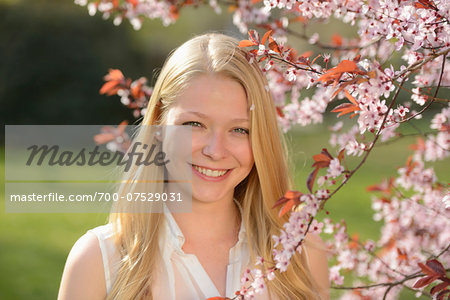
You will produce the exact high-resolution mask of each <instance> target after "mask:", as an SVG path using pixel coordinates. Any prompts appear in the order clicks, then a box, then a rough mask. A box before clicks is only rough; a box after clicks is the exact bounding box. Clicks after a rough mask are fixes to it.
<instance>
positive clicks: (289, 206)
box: [278, 200, 295, 217]
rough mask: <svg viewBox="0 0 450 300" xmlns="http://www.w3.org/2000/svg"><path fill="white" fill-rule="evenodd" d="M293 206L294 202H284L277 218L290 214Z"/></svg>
mask: <svg viewBox="0 0 450 300" xmlns="http://www.w3.org/2000/svg"><path fill="white" fill-rule="evenodd" d="M294 205H295V201H294V200H289V201H288V202H286V204H285V205H284V206H283V208H282V209H281V210H280V213H279V214H278V216H279V217H282V216H283V215H285V214H286V213H288V212H290V211H291V210H292V208H293V207H294Z"/></svg>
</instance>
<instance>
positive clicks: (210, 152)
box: [202, 132, 227, 160]
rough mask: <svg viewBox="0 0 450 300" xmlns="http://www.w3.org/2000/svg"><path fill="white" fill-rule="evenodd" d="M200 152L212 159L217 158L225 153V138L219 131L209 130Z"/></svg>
mask: <svg viewBox="0 0 450 300" xmlns="http://www.w3.org/2000/svg"><path fill="white" fill-rule="evenodd" d="M202 153H203V154H204V155H206V156H209V157H210V158H211V159H213V160H219V159H222V158H224V157H226V155H227V147H226V139H225V136H224V135H223V134H222V133H220V132H211V133H210V134H209V135H208V137H207V140H206V143H205V145H204V147H203V149H202Z"/></svg>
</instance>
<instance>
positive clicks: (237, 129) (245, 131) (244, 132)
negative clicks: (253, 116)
mask: <svg viewBox="0 0 450 300" xmlns="http://www.w3.org/2000/svg"><path fill="white" fill-rule="evenodd" d="M234 131H235V132H237V133H242V134H249V132H250V131H249V130H248V129H245V128H236V129H234Z"/></svg>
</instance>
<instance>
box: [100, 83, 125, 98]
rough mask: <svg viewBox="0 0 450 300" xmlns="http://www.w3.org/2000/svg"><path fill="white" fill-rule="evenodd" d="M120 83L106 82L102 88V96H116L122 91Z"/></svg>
mask: <svg viewBox="0 0 450 300" xmlns="http://www.w3.org/2000/svg"><path fill="white" fill-rule="evenodd" d="M119 86H120V81H118V80H112V81H108V82H105V83H104V84H103V86H102V87H101V88H100V94H101V95H103V94H107V95H108V96H111V95H114V94H116V93H117V91H118V90H119V89H120V87H119Z"/></svg>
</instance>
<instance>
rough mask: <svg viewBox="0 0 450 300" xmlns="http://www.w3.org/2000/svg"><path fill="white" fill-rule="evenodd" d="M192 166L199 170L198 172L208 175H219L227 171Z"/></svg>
mask: <svg viewBox="0 0 450 300" xmlns="http://www.w3.org/2000/svg"><path fill="white" fill-rule="evenodd" d="M193 166H194V168H195V169H196V170H197V171H199V172H200V173H202V174H204V175H206V176H209V177H220V176H223V175H225V173H226V172H227V170H225V171H218V170H214V171H213V170H211V169H205V168H200V167H199V166H196V165H193Z"/></svg>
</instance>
